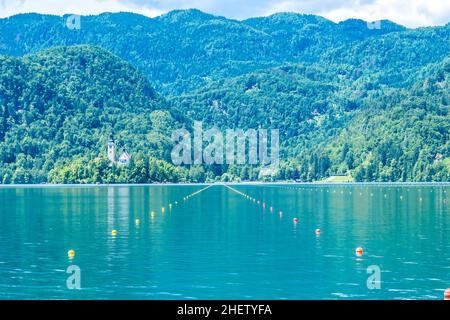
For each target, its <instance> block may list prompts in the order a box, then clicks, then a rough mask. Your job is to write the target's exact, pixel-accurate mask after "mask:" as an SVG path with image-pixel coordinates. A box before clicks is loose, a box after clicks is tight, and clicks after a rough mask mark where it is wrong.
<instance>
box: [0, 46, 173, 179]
mask: <svg viewBox="0 0 450 320" xmlns="http://www.w3.org/2000/svg"><path fill="white" fill-rule="evenodd" d="M0 108H1V109H0V112H1V113H0V164H1V169H0V177H2V180H3V182H19V183H20V182H22V183H23V182H40V181H47V174H48V173H49V171H50V170H51V169H53V167H54V166H55V165H57V164H58V163H61V164H63V163H66V164H67V161H69V162H70V161H71V160H72V159H74V158H80V157H85V160H86V161H85V162H84V166H87V163H88V161H89V159H94V158H96V157H98V156H101V155H105V154H106V142H107V139H108V137H109V134H110V133H111V131H112V130H113V131H114V132H116V133H117V136H116V138H117V139H118V141H119V147H126V148H127V149H128V150H129V151H130V152H132V153H133V154H135V152H137V151H140V152H145V155H146V156H154V157H155V158H158V159H162V160H164V159H166V160H167V159H170V158H169V155H170V153H169V152H170V147H169V144H170V143H171V142H170V137H167V135H165V134H164V135H162V134H161V132H160V131H161V130H164V133H166V132H167V131H170V127H171V126H173V127H175V126H177V118H178V115H177V114H176V112H171V110H170V109H169V108H168V107H167V105H166V103H165V102H164V100H163V99H162V98H160V97H158V96H157V95H156V93H155V91H154V90H153V88H152V87H151V86H150V85H149V83H148V81H147V79H146V78H145V77H143V76H142V75H141V74H140V73H139V72H138V71H137V70H136V69H134V68H133V67H131V66H130V65H129V64H128V63H126V62H124V61H122V60H120V59H119V58H118V57H116V56H114V55H112V54H110V53H108V52H106V51H104V50H102V49H99V48H94V47H88V46H79V47H61V48H55V49H51V50H48V51H43V52H41V53H39V54H36V55H28V56H25V57H23V58H10V57H0ZM158 110H162V111H158ZM179 119H181V118H179ZM119 151H121V150H119Z"/></svg>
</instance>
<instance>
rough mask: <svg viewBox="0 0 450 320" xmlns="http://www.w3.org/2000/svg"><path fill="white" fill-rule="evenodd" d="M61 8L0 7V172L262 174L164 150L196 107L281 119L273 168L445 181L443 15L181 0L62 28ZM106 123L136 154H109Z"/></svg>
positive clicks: (236, 116)
mask: <svg viewBox="0 0 450 320" xmlns="http://www.w3.org/2000/svg"><path fill="white" fill-rule="evenodd" d="M66 18H67V16H65V17H56V16H48V15H38V14H24V15H18V16H13V17H10V18H7V19H0V43H1V45H0V54H2V55H4V56H3V57H2V58H0V68H1V71H2V73H1V75H0V80H1V81H0V106H1V111H2V117H1V119H0V120H1V124H0V163H1V164H2V167H1V169H0V177H1V180H2V182H3V183H11V182H15V183H24V182H46V181H48V182H65V183H67V182H152V181H205V180H206V179H207V180H208V181H210V180H217V179H222V180H249V179H250V180H256V179H261V176H260V168H259V167H253V166H230V167H228V166H225V165H223V166H217V165H216V166H207V167H203V168H200V167H192V168H189V167H183V168H180V167H175V166H172V165H170V162H171V160H170V151H171V148H172V143H171V139H170V138H171V132H172V130H173V129H174V128H177V127H186V128H188V129H190V128H191V123H192V121H193V120H200V121H203V123H204V126H205V127H212V126H217V127H219V128H222V129H227V128H241V129H248V128H259V127H262V128H267V129H270V128H273V129H279V130H280V143H281V154H280V155H281V164H280V167H279V170H278V171H277V172H276V173H275V174H274V175H273V176H272V177H271V178H270V179H275V180H301V181H318V180H322V179H324V178H327V177H329V176H334V175H347V176H351V177H352V179H354V180H355V181H449V180H450V160H449V159H450V148H449V136H450V130H449V129H450V128H449V123H450V122H449V120H450V117H449V113H448V112H449V102H450V97H449V92H450V90H449V89H450V88H449V65H450V63H449V61H450V24H447V25H446V26H439V27H429V28H419V29H407V28H404V27H402V26H399V25H397V24H395V23H393V22H391V21H387V20H383V21H381V22H380V28H369V27H368V25H367V23H366V22H364V21H362V20H356V19H350V20H346V21H344V22H341V23H334V22H331V21H329V20H327V19H325V18H322V17H319V16H313V15H301V14H291V13H280V14H275V15H272V16H269V17H263V18H252V19H248V20H244V21H236V20H230V19H226V18H224V17H217V16H213V15H209V14H206V13H203V12H201V11H198V10H177V11H172V12H170V13H168V14H165V15H163V16H161V17H157V18H153V19H151V18H147V17H144V16H140V15H136V14H131V13H119V14H109V13H105V14H101V15H98V16H87V17H81V28H80V29H79V30H77V29H75V30H71V29H69V28H67V27H66V26H65V20H66ZM49 48H50V49H49ZM153 88H155V89H153ZM111 131H113V132H115V133H116V138H117V140H118V141H120V144H121V146H125V147H126V148H127V149H128V150H130V152H132V154H133V161H132V163H131V165H130V166H128V167H126V168H115V167H110V166H109V164H108V161H107V160H106V159H105V151H106V150H105V148H106V142H107V138H108V136H109V133H110V132H111Z"/></svg>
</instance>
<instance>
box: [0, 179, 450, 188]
mask: <svg viewBox="0 0 450 320" xmlns="http://www.w3.org/2000/svg"><path fill="white" fill-rule="evenodd" d="M209 185H241V186H246V185H247V186H279V185H281V186H326V187H329V186H401V187H405V186H450V182H320V181H317V182H259V181H257V182H250V181H249V182H212V183H206V182H204V183H105V184H0V189H7V188H110V187H191V186H209Z"/></svg>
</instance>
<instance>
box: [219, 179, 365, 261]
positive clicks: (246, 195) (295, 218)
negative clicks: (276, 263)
mask: <svg viewBox="0 0 450 320" xmlns="http://www.w3.org/2000/svg"><path fill="white" fill-rule="evenodd" d="M225 187H227V188H228V189H230V190H232V191H234V192H236V193H238V194H240V195H242V196H243V197H245V198H246V199H250V200H253V201H256V202H257V203H258V204H259V203H260V201H259V200H255V198H253V197H251V196H250V195H248V194H246V193H244V192H242V191H239V190H237V189H235V188H233V187H230V186H227V185H225ZM262 207H263V209H265V208H266V203H265V202H263V203H262ZM269 209H270V212H273V210H274V209H273V207H272V206H271V207H269ZM282 216H283V212H282V211H280V217H282ZM292 221H293V223H294V225H297V224H298V222H299V219H298V218H297V217H294V218H293V219H292ZM315 233H316V235H317V236H320V234H321V233H322V230H321V229H319V228H317V229H316V230H315ZM363 252H364V250H363V248H362V247H358V248H356V249H355V254H356V255H357V256H358V257H361V256H362V255H363Z"/></svg>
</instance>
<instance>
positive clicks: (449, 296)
mask: <svg viewBox="0 0 450 320" xmlns="http://www.w3.org/2000/svg"><path fill="white" fill-rule="evenodd" d="M444 300H450V288H448V289H447V290H445V291H444Z"/></svg>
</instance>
